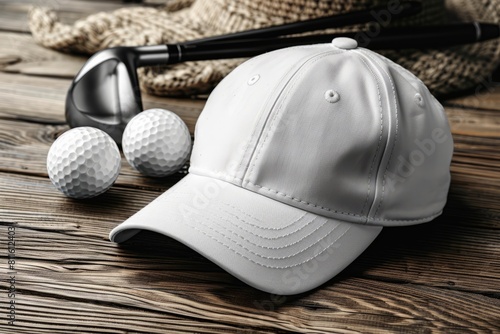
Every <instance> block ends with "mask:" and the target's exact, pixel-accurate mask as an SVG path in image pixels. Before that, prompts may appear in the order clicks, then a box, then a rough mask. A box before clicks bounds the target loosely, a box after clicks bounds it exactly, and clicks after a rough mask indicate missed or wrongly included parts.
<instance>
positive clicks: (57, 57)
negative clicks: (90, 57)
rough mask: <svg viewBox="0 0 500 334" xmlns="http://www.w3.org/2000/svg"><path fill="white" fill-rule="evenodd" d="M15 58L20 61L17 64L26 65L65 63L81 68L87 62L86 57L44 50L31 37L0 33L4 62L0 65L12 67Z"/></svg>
mask: <svg viewBox="0 0 500 334" xmlns="http://www.w3.org/2000/svg"><path fill="white" fill-rule="evenodd" d="M14 58H15V59H17V60H18V61H17V62H26V63H31V62H43V61H45V62H49V63H50V62H51V61H52V62H57V61H64V64H68V63H72V64H79V66H80V67H81V66H82V65H83V64H84V62H85V60H86V57H80V56H74V55H68V54H64V53H61V52H58V51H54V50H51V49H47V48H44V47H42V46H40V45H38V44H36V43H35V41H34V40H33V38H32V37H31V35H27V34H19V33H12V32H0V60H3V62H0V65H3V67H5V66H6V65H10V64H11V63H12V62H13V60H14ZM73 66H75V65H73ZM14 69H15V68H14ZM14 69H13V71H14Z"/></svg>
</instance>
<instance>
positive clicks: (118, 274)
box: [0, 0, 500, 334]
mask: <svg viewBox="0 0 500 334" xmlns="http://www.w3.org/2000/svg"><path fill="white" fill-rule="evenodd" d="M37 2H39V1H38V0H20V1H17V2H13V1H5V0H2V1H0V292H1V294H2V297H1V298H0V315H1V316H0V333H9V334H10V333H13V334H18V333H19V334H28V333H29V334H35V333H50V334H55V333H92V334H96V333H193V332H196V333H454V334H455V333H498V332H500V316H499V314H500V247H499V245H500V206H499V203H500V103H499V102H500V87H498V86H495V85H494V84H493V83H492V82H493V81H494V80H493V79H492V80H490V81H491V82H486V83H485V84H484V85H483V86H482V87H480V89H478V92H477V94H475V93H473V94H470V95H468V96H462V97H457V98H454V99H449V100H446V101H442V102H443V104H444V106H445V108H446V113H447V115H448V117H449V120H450V125H451V128H452V132H453V138H454V141H455V152H454V156H453V162H452V167H451V168H452V185H451V189H450V194H449V197H448V203H447V206H446V208H445V212H444V214H443V215H442V216H441V217H439V218H438V219H436V220H434V221H433V222H432V223H429V224H422V225H418V226H411V227H405V228H386V229H384V230H383V231H382V233H381V235H380V236H379V237H378V238H377V239H376V241H375V242H374V243H373V244H372V245H371V246H370V247H369V248H368V249H367V251H366V252H365V253H363V254H362V255H361V256H360V257H359V258H358V259H357V260H356V261H354V262H353V263H352V264H351V265H350V266H349V267H348V268H347V269H346V270H345V271H344V272H342V273H341V274H340V275H338V276H337V277H335V278H334V279H332V280H330V281H329V282H327V283H325V284H324V285H323V286H321V287H319V288H317V289H315V290H313V291H310V292H308V293H304V294H301V295H297V296H287V297H285V296H276V295H270V294H267V293H264V292H260V291H257V290H255V289H253V288H251V287H249V286H247V285H245V284H244V283H242V282H240V281H239V280H237V279H236V278H234V277H233V276H231V275H229V274H228V273H226V272H225V271H223V270H222V269H220V268H219V267H217V266H216V265H214V264H213V263H211V262H210V261H209V260H207V259H205V258H203V257H202V256H201V255H199V254H197V253H196V252H194V251H193V250H191V249H189V248H188V247H186V246H184V245H182V244H181V243H179V242H177V241H174V240H172V239H170V238H167V237H165V236H161V235H159V234H155V233H151V232H142V233H141V234H139V235H138V236H137V237H135V238H133V239H131V240H130V241H127V242H126V243H124V244H122V245H117V244H114V243H112V242H110V241H109V240H108V233H109V231H110V230H111V229H112V228H113V227H115V226H116V225H117V224H119V223H121V222H122V221H123V220H125V219H127V218H128V217H129V216H131V215H132V214H134V213H135V212H136V211H137V210H139V209H141V208H142V207H144V206H145V205H147V204H148V203H149V202H150V201H151V200H153V199H154V198H156V197H157V196H158V195H160V194H161V193H163V192H164V191H165V190H167V189H168V188H169V187H171V186H172V185H173V184H175V183H176V182H177V181H179V180H180V179H181V178H182V177H183V176H184V175H185V170H184V171H181V172H179V173H177V174H175V175H173V176H171V177H166V178H161V179H152V178H147V177H143V176H141V175H140V174H139V173H137V172H136V171H134V170H133V169H132V168H131V167H130V166H128V164H127V163H126V162H125V160H124V159H122V170H121V173H120V176H119V177H118V180H117V182H116V184H115V185H114V186H113V187H112V188H111V190H110V191H108V192H107V193H105V194H104V195H102V196H100V197H98V198H94V199H89V200H83V201H78V200H72V199H69V198H66V197H64V196H63V195H62V194H60V193H59V192H58V191H57V190H56V189H55V188H54V187H53V186H52V184H51V183H50V181H49V179H48V178H47V172H46V168H45V159H46V154H47V152H48V149H49V147H50V145H51V144H52V142H53V141H54V140H55V139H56V138H57V137H58V136H59V135H60V134H62V133H63V132H64V131H66V130H67V129H68V126H67V125H66V124H65V118H64V100H65V95H66V91H67V89H68V87H69V84H70V82H71V77H72V76H73V75H74V73H76V71H77V70H78V68H79V67H80V66H81V64H83V62H84V61H85V58H83V57H75V56H70V55H66V54H62V53H58V52H54V51H51V50H46V49H44V48H41V47H39V46H37V45H36V44H35V43H34V42H33V41H32V39H31V38H30V36H29V35H28V34H26V33H24V32H25V31H26V21H25V19H24V17H25V13H26V10H27V8H28V7H29V5H31V4H33V3H37ZM150 2H151V3H156V4H157V3H158V2H157V1H156V0H155V1H150ZM57 3H58V6H59V8H56V9H58V10H59V12H60V14H61V17H62V18H63V20H67V22H72V21H74V20H75V19H77V18H78V17H82V16H84V15H87V14H88V13H91V12H95V11H96V10H108V9H109V10H112V9H114V8H118V7H120V6H122V4H121V3H120V2H119V1H109V0H108V1H104V2H103V1H93V0H92V1H89V0H87V1H85V0H81V1H70V0H57ZM89 4H92V5H89ZM2 30H3V31H2ZM58 65H61V66H58ZM143 95H144V94H143ZM143 99H144V106H145V108H152V107H160V108H165V109H170V110H172V111H174V112H176V113H177V114H179V115H180V116H181V118H182V119H183V120H184V121H185V122H186V123H187V124H188V127H189V128H190V131H191V133H193V130H194V125H195V123H196V120H197V118H198V116H199V114H200V111H201V109H202V108H203V106H204V103H205V101H204V100H192V99H166V98H158V97H153V96H148V95H144V96H143ZM14 224H15V227H16V270H17V271H18V274H17V281H16V289H17V292H16V293H17V295H16V303H17V309H16V310H17V313H16V315H17V317H18V321H17V323H16V326H15V327H10V326H8V325H7V322H6V321H5V317H4V316H5V314H6V313H5V310H6V309H7V307H8V304H7V303H8V299H7V298H6V292H5V290H6V289H7V286H8V283H7V278H8V270H7V266H6V265H5V262H6V257H7V253H6V250H7V239H6V235H7V229H8V227H9V226H14Z"/></svg>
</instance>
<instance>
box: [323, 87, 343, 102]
mask: <svg viewBox="0 0 500 334" xmlns="http://www.w3.org/2000/svg"><path fill="white" fill-rule="evenodd" d="M325 100H326V101H328V102H330V103H336V102H338V101H340V94H339V93H338V92H336V91H334V90H333V89H329V90H327V91H326V92H325Z"/></svg>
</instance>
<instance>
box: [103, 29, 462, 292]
mask: <svg viewBox="0 0 500 334" xmlns="http://www.w3.org/2000/svg"><path fill="white" fill-rule="evenodd" d="M452 153H453V140H452V136H451V133H450V129H449V125H448V121H447V119H446V115H445V113H444V110H443V107H442V106H441V105H440V104H439V102H438V101H437V100H436V99H435V98H434V97H433V96H432V95H431V94H430V92H429V90H428V89H427V88H426V87H425V85H424V84H423V83H422V82H421V81H420V80H419V79H418V78H416V77H415V76H414V75H413V74H411V73H410V72H408V71H407V70H405V69H404V68H402V67H400V66H399V65H397V64H395V63H393V62H392V61H390V60H388V59H386V58H384V57H383V56H381V55H379V54H377V53H375V52H372V51H370V50H367V49H364V48H359V47H357V44H356V41H354V40H352V39H348V38H337V39H334V40H333V42H332V43H327V44H318V45H311V46H299V47H292V48H287V49H281V50H278V51H274V52H270V53H266V54H263V55H260V56H258V57H255V58H252V59H250V60H248V61H247V62H245V63H244V64H242V65H240V66H239V67H238V68H236V69H235V70H234V71H233V72H231V73H230V74H229V75H228V76H227V77H226V78H225V79H224V80H223V81H222V82H221V83H220V84H219V85H218V86H217V88H216V89H215V90H214V91H213V92H212V94H211V95H210V97H209V99H208V101H207V103H206V106H205V108H204V110H203V112H202V113H201V115H200V117H199V119H198V122H197V124H196V130H195V143H194V148H193V152H192V156H191V167H190V169H189V174H188V175H187V176H186V177H184V178H183V179H182V180H181V181H180V182H178V183H177V184H176V185H175V186H173V187H172V188H171V189H169V190H168V191H166V192H165V193H164V194H162V195H161V196H159V197H158V198H157V199H156V200H154V201H153V202H152V203H150V204H149V205H147V206H146V207H145V208H143V209H142V210H140V211H139V212H138V213H136V214H135V215H133V216H132V217H130V218H129V219H128V220H126V221H125V222H124V223H122V224H120V225H119V226H117V227H116V228H114V229H113V230H112V231H111V233H110V239H111V240H113V241H115V242H122V241H125V240H127V239H129V238H130V237H132V236H133V235H135V234H136V233H137V232H139V231H140V230H150V231H155V232H158V233H162V234H165V235H167V236H170V237H172V238H174V239H177V240H178V241H180V242H182V243H184V244H186V245H187V246H189V247H191V248H192V249H194V250H196V251H197V252H199V253H200V254H202V255H204V256H205V257H207V258H208V259H210V260H211V261H213V262H214V263H216V264H218V265H219V266H220V267H222V268H223V269H225V270H226V271H228V272H229V273H231V274H232V275H234V276H236V277H237V278H239V279H241V280H242V281H244V282H246V283H248V284H249V285H251V286H253V287H255V288H257V289H260V290H264V291H267V292H271V293H276V294H284V295H287V294H296V293H300V292H304V291H307V290H310V289H312V288H315V287H317V286H319V285H321V284H322V283H324V282H326V281H328V280H329V279H331V278H332V277H334V276H335V275H336V274H338V273H339V272H340V271H341V270H342V269H344V268H345V267H346V266H347V265H349V264H350V263H351V262H352V261H353V260H354V259H356V258H357V257H358V256H359V255H360V254H361V253H362V252H363V251H364V250H365V249H366V248H367V247H368V246H369V245H370V243H371V242H372V241H373V240H374V239H375V237H376V236H377V235H378V234H379V233H380V231H381V230H382V227H384V226H401V225H413V224H419V223H424V222H428V221H430V220H432V219H433V218H435V217H437V216H438V215H440V214H441V212H442V209H443V207H444V205H445V203H446V197H447V193H448V188H449V183H450V161H451V156H452Z"/></svg>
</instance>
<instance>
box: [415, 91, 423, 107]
mask: <svg viewBox="0 0 500 334" xmlns="http://www.w3.org/2000/svg"><path fill="white" fill-rule="evenodd" d="M413 99H414V100H415V103H416V104H417V105H418V106H419V107H420V108H423V107H425V100H424V98H423V96H422V95H420V94H419V93H417V94H415V97H414V98H413Z"/></svg>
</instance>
